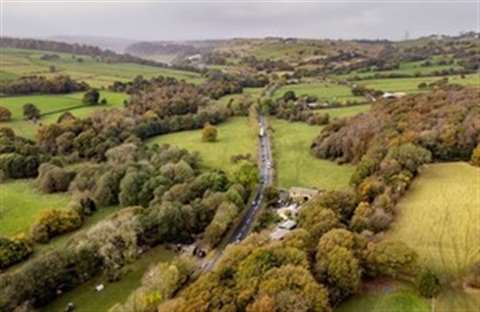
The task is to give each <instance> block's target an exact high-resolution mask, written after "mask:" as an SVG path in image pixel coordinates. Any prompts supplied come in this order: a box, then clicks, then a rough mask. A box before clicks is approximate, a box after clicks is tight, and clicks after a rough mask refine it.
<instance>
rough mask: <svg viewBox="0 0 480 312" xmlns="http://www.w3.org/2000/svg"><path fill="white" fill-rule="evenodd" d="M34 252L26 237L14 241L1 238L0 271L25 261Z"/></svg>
mask: <svg viewBox="0 0 480 312" xmlns="http://www.w3.org/2000/svg"><path fill="white" fill-rule="evenodd" d="M32 252H33V250H32V247H31V246H30V244H29V243H28V242H27V240H26V239H25V238H24V237H19V238H13V239H10V238H6V237H0V269H5V268H8V267H9V266H11V265H13V264H15V263H18V262H20V261H22V260H24V259H25V258H27V257H28V256H30V254H31V253H32Z"/></svg>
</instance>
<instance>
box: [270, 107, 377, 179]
mask: <svg viewBox="0 0 480 312" xmlns="http://www.w3.org/2000/svg"><path fill="white" fill-rule="evenodd" d="M369 108H370V106H369V105H357V106H350V107H340V108H331V109H322V110H318V112H322V113H328V114H329V115H330V117H331V118H343V117H349V116H354V115H356V114H359V113H362V112H366V111H368V110H369ZM269 124H270V126H271V127H272V129H273V150H274V162H275V169H276V178H277V182H278V185H279V186H281V187H286V188H288V187H291V186H304V187H318V188H321V189H345V188H348V187H349V185H348V183H349V181H350V176H351V175H352V174H353V170H354V167H353V166H351V165H338V164H336V163H335V162H333V161H329V160H323V159H318V158H316V157H314V156H312V154H311V153H310V145H311V144H312V141H313V139H314V138H315V137H317V136H318V135H319V134H320V131H321V130H322V127H321V126H310V125H308V124H306V123H302V122H294V123H292V122H288V121H285V120H280V119H270V120H269Z"/></svg>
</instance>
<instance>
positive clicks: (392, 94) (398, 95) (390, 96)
mask: <svg viewBox="0 0 480 312" xmlns="http://www.w3.org/2000/svg"><path fill="white" fill-rule="evenodd" d="M405 95H406V93H405V92H385V93H384V94H383V95H382V98H384V99H399V98H401V97H403V96H405Z"/></svg>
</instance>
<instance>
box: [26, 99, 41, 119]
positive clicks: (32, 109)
mask: <svg viewBox="0 0 480 312" xmlns="http://www.w3.org/2000/svg"><path fill="white" fill-rule="evenodd" d="M23 117H25V119H28V120H32V119H39V118H40V110H39V109H38V108H37V107H36V106H35V105H33V104H32V103H27V104H25V105H23Z"/></svg>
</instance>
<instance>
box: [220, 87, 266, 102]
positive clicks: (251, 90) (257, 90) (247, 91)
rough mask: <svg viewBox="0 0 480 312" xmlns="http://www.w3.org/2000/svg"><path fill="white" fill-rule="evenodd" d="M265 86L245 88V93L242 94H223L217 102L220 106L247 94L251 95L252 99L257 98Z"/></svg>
mask: <svg viewBox="0 0 480 312" xmlns="http://www.w3.org/2000/svg"><path fill="white" fill-rule="evenodd" d="M262 91H263V88H244V89H243V93H240V94H229V95H226V96H222V97H221V98H220V99H218V100H217V101H216V102H215V103H216V104H217V105H220V106H227V104H228V103H230V101H233V102H235V101H238V100H240V99H242V98H243V97H245V96H251V97H252V99H255V98H257V97H259V96H260V95H261V93H262Z"/></svg>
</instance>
